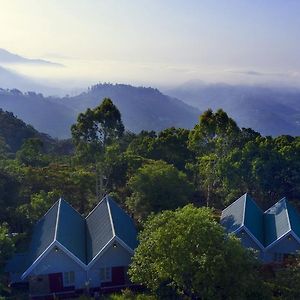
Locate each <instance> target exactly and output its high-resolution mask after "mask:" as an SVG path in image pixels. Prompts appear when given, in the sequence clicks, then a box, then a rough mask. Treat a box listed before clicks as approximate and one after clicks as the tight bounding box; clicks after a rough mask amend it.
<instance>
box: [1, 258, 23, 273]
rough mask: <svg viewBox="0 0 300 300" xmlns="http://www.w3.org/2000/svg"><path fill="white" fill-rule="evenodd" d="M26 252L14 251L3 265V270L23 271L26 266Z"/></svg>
mask: <svg viewBox="0 0 300 300" xmlns="http://www.w3.org/2000/svg"><path fill="white" fill-rule="evenodd" d="M27 255H28V254H27V253H16V254H15V255H14V256H13V257H12V258H11V259H10V260H9V261H8V262H7V263H6V265H5V272H12V273H23V272H24V268H25V267H26V259H27Z"/></svg>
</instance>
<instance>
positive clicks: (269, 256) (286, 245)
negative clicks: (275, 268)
mask: <svg viewBox="0 0 300 300" xmlns="http://www.w3.org/2000/svg"><path fill="white" fill-rule="evenodd" d="M299 250H300V244H299V242H298V241H296V240H295V238H294V237H293V236H291V235H288V236H286V237H285V238H283V239H282V240H281V241H279V242H278V243H276V244H275V245H274V246H273V247H271V248H270V249H268V250H267V251H266V252H265V254H264V262H266V263H270V262H272V261H273V260H274V256H275V253H282V254H294V253H295V252H296V251H299Z"/></svg>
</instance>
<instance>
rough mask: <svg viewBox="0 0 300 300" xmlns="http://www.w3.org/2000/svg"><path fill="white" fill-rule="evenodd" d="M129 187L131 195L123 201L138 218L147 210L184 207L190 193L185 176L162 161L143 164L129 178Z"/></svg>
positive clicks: (190, 186)
mask: <svg viewBox="0 0 300 300" xmlns="http://www.w3.org/2000/svg"><path fill="white" fill-rule="evenodd" d="M128 187H129V189H130V190H131V191H132V194H131V196H130V197H129V198H128V199H127V202H126V203H127V205H128V207H129V209H130V210H131V211H132V212H133V213H134V214H135V215H136V216H137V217H140V218H144V217H145V216H147V215H148V214H149V213H150V212H155V213H156V212H160V211H161V210H164V209H173V208H177V207H180V206H183V205H185V204H186V203H188V201H189V200H190V197H191V195H192V192H193V188H192V185H191V184H190V183H189V181H188V179H187V176H186V175H185V174H184V173H183V172H181V171H178V170H177V169H176V168H175V167H174V166H172V165H169V164H167V163H166V162H164V161H153V162H150V163H147V164H145V165H143V166H142V167H141V168H139V169H138V170H137V171H136V173H135V175H133V176H132V177H131V178H130V180H129V182H128Z"/></svg>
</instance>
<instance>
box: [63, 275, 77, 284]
mask: <svg viewBox="0 0 300 300" xmlns="http://www.w3.org/2000/svg"><path fill="white" fill-rule="evenodd" d="M74 282H75V273H74V272H73V271H71V272H64V286H68V285H74Z"/></svg>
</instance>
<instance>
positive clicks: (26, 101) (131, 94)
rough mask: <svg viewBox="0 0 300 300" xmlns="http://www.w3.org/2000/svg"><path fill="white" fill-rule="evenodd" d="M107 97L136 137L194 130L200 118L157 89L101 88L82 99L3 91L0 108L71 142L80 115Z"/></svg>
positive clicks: (96, 88)
mask: <svg viewBox="0 0 300 300" xmlns="http://www.w3.org/2000/svg"><path fill="white" fill-rule="evenodd" d="M105 97H108V98H112V99H114V102H115V103H116V104H117V106H118V108H119V109H120V111H121V113H122V117H123V122H124V125H125V127H126V129H127V130H130V131H133V132H136V133H137V132H139V131H141V130H162V129H165V128H167V127H171V126H176V127H184V128H191V127H192V126H193V124H194V123H195V122H196V121H197V116H198V114H199V112H198V110H197V109H195V108H192V107H190V106H188V105H187V104H185V103H184V102H182V101H180V100H177V99H174V98H171V97H169V96H166V95H164V94H162V93H161V92H159V91H158V90H157V89H153V88H144V87H133V86H130V85H124V84H115V85H113V84H98V85H95V86H92V87H91V88H90V89H88V91H87V92H84V93H81V94H80V95H78V96H74V97H63V98H58V97H44V96H43V95H42V94H37V93H34V92H27V93H25V94H23V93H21V92H20V91H18V90H16V89H14V90H8V91H7V90H1V89H0V108H2V109H4V110H7V111H11V112H13V113H14V114H16V115H17V116H18V117H20V118H21V119H22V120H24V121H25V122H26V123H28V124H31V125H33V126H34V127H35V128H36V129H37V130H39V131H41V132H45V133H47V134H50V135H51V136H52V137H58V138H69V137H70V136H71V132H70V127H71V125H72V124H73V123H74V122H75V120H76V117H77V115H78V114H79V113H80V112H82V111H85V110H86V109H87V108H89V107H95V106H97V105H99V104H100V101H101V99H103V98H105Z"/></svg>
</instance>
